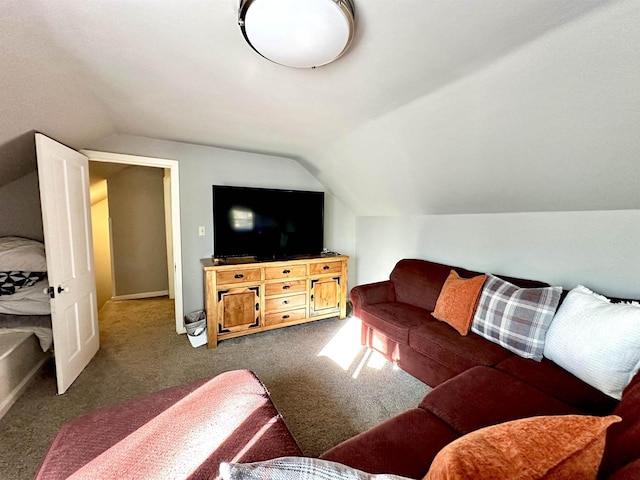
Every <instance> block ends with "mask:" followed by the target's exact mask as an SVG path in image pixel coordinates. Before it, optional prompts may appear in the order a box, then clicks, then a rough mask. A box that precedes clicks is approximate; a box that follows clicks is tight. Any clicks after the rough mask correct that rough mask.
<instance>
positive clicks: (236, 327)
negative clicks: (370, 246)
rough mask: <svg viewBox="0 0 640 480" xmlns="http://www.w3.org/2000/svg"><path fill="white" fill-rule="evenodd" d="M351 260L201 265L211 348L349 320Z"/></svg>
mask: <svg viewBox="0 0 640 480" xmlns="http://www.w3.org/2000/svg"><path fill="white" fill-rule="evenodd" d="M348 259H349V257H347V256H344V255H321V256H315V257H304V258H299V259H296V260H286V261H274V262H258V261H256V260H255V259H253V258H230V259H225V260H214V259H210V258H205V259H203V260H201V263H202V268H203V270H204V301H205V309H206V312H207V335H208V347H209V348H213V347H215V346H216V345H217V344H218V341H220V340H224V339H226V338H233V337H239V336H242V335H249V334H252V333H256V332H264V331H265V330H272V329H275V328H282V327H288V326H290V325H297V324H299V323H305V322H311V321H314V320H320V319H322V318H329V317H335V316H339V317H340V318H345V316H346V309H347V260H348Z"/></svg>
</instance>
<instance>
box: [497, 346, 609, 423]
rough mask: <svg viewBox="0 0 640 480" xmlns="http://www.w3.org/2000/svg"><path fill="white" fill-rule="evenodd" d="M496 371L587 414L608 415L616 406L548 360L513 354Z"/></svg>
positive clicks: (604, 396)
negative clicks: (504, 373) (539, 360)
mask: <svg viewBox="0 0 640 480" xmlns="http://www.w3.org/2000/svg"><path fill="white" fill-rule="evenodd" d="M496 368H497V369H498V370H501V371H503V372H506V373H508V374H509V375H511V376H512V377H515V378H518V379H520V380H523V381H524V382H526V383H528V384H529V385H531V386H533V387H535V388H537V389H538V390H541V391H542V392H544V393H546V394H547V395H550V396H552V397H555V398H557V399H558V400H561V401H562V402H564V403H567V404H569V405H571V406H573V407H575V408H577V409H578V410H580V411H582V412H583V413H586V414H589V415H608V414H610V413H611V412H612V411H613V409H614V408H615V407H616V405H617V404H618V401H617V400H615V399H613V398H611V397H610V396H608V395H605V394H604V393H602V392H600V391H599V390H597V389H596V388H594V387H592V386H590V385H588V384H586V383H585V382H583V381H582V380H580V379H579V378H577V377H575V376H573V375H572V374H570V373H569V372H567V371H566V370H564V369H563V368H561V367H559V366H558V365H556V364H555V363H553V362H552V361H550V360H547V359H543V360H542V362H536V361H534V360H530V359H526V358H522V357H518V356H516V355H513V356H511V357H509V358H507V359H506V360H503V361H502V362H500V363H499V364H497V365H496Z"/></svg>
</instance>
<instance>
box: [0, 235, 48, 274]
mask: <svg viewBox="0 0 640 480" xmlns="http://www.w3.org/2000/svg"><path fill="white" fill-rule="evenodd" d="M46 270H47V260H46V257H45V251H44V244H43V243H41V242H38V241H36V240H31V239H28V238H22V237H0V272H11V271H20V272H45V271H46Z"/></svg>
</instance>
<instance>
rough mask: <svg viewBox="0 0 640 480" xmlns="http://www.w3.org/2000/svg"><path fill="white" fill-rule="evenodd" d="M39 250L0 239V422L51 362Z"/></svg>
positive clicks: (24, 240)
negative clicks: (43, 366) (45, 364)
mask: <svg viewBox="0 0 640 480" xmlns="http://www.w3.org/2000/svg"><path fill="white" fill-rule="evenodd" d="M48 286H49V282H48V280H47V266H46V258H45V250H44V245H43V244H42V243H41V242H38V241H36V240H31V239H27V238H21V237H0V417H2V415H4V414H5V413H6V412H7V411H8V410H9V408H10V407H11V405H13V403H14V402H15V401H16V399H17V398H18V397H19V396H20V394H21V393H22V392H23V390H24V389H25V388H26V387H27V385H28V383H29V381H30V380H31V379H32V378H33V377H34V376H35V375H36V374H37V373H38V372H39V370H40V368H41V367H42V365H44V363H45V361H46V360H47V359H48V358H50V356H51V353H50V351H51V349H52V346H53V334H52V329H51V303H50V301H49V296H48V295H47V294H46V293H45V291H46V289H47V288H48Z"/></svg>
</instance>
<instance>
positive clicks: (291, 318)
mask: <svg viewBox="0 0 640 480" xmlns="http://www.w3.org/2000/svg"><path fill="white" fill-rule="evenodd" d="M306 314H307V311H306V309H304V308H299V309H297V310H289V311H288V312H280V313H268V314H266V315H265V316H264V318H265V320H264V325H265V327H269V326H271V325H278V324H279V323H287V322H295V321H296V320H302V319H304V318H305V317H306Z"/></svg>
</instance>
